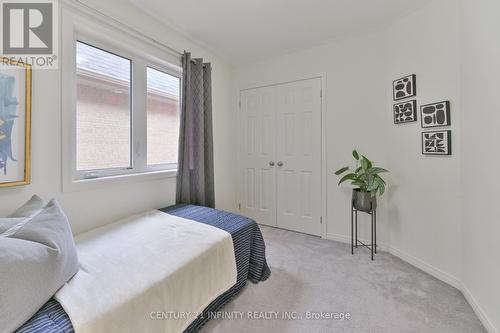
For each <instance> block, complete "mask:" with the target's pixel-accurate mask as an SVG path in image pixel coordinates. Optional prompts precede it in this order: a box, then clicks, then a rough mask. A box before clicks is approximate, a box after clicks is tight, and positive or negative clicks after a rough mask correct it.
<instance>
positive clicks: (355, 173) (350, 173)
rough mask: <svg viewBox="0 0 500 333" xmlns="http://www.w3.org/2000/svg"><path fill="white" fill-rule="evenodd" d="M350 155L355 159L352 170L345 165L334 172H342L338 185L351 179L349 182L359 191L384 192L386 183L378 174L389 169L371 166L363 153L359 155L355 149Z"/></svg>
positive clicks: (380, 193)
mask: <svg viewBox="0 0 500 333" xmlns="http://www.w3.org/2000/svg"><path fill="white" fill-rule="evenodd" d="M352 156H353V157H354V159H355V160H356V168H355V169H354V170H352V169H351V168H349V167H348V166H346V167H343V168H341V169H339V170H337V171H336V172H335V174H336V175H337V176H340V175H342V174H344V175H343V176H342V178H341V179H340V181H339V185H340V184H342V183H343V182H346V181H351V184H352V185H354V186H357V188H359V190H360V191H361V192H370V193H371V195H372V196H376V195H377V194H378V195H382V194H384V192H385V185H386V183H385V181H384V180H383V179H382V177H380V176H379V175H380V174H381V173H384V172H389V171H388V170H386V169H383V168H379V167H375V166H373V162H372V161H370V160H369V159H367V158H366V157H365V156H364V155H359V154H358V152H357V151H356V150H353V151H352ZM346 172H347V173H346Z"/></svg>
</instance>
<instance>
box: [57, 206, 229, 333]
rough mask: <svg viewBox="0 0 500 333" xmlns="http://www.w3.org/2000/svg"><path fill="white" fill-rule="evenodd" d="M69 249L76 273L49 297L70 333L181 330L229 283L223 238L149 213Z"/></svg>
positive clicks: (209, 228)
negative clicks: (72, 250) (74, 254)
mask: <svg viewBox="0 0 500 333" xmlns="http://www.w3.org/2000/svg"><path fill="white" fill-rule="evenodd" d="M76 245H77V249H78V257H79V261H80V271H79V272H78V273H77V274H76V275H75V276H74V277H73V279H71V280H70V281H69V282H68V283H67V285H65V286H64V287H63V288H61V289H60V290H59V291H58V292H57V294H56V296H55V298H56V299H57V301H59V303H61V305H62V306H63V308H64V310H65V311H66V312H67V313H68V315H69V317H70V319H71V322H72V324H73V326H74V328H75V332H76V333H113V332H120V333H125V332H151V333H153V332H182V331H183V330H184V329H186V328H187V327H188V326H189V324H190V323H191V322H192V321H193V320H194V319H195V318H196V316H197V315H198V313H199V312H201V311H202V310H203V309H204V308H205V307H206V306H208V304H210V302H212V301H213V300H214V299H215V298H217V297H218V296H219V295H221V294H222V293H224V292H225V291H227V290H228V289H229V288H230V287H232V286H233V285H234V284H235V283H236V263H235V258H234V249H233V242H232V239H231V235H230V234H229V233H227V232H226V231H223V230H220V229H217V228H215V227H212V226H209V225H205V224H202V223H198V222H195V221H191V220H187V219H184V218H180V217H176V216H172V215H169V214H166V213H163V212H160V211H156V210H155V211H150V212H147V213H144V214H140V215H135V216H132V217H129V218H126V219H124V220H120V221H118V222H116V223H113V224H111V225H108V226H105V227H102V228H99V229H96V230H93V231H90V232H87V233H84V234H82V235H79V236H77V237H76ZM158 312H159V313H158Z"/></svg>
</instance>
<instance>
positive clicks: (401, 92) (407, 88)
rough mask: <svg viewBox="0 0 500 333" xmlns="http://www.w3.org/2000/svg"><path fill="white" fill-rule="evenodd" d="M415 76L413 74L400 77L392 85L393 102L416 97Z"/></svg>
mask: <svg viewBox="0 0 500 333" xmlns="http://www.w3.org/2000/svg"><path fill="white" fill-rule="evenodd" d="M416 85H417V76H416V75H415V74H412V75H408V76H405V77H402V78H400V79H398V80H395V81H394V82H393V83H392V95H393V98H394V100H395V101H399V100H400V99H405V98H408V97H413V96H417V86H416Z"/></svg>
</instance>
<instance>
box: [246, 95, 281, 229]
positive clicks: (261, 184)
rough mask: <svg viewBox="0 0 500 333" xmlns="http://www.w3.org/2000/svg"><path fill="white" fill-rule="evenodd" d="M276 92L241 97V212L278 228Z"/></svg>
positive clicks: (259, 221)
mask: <svg viewBox="0 0 500 333" xmlns="http://www.w3.org/2000/svg"><path fill="white" fill-rule="evenodd" d="M275 92H276V89H275V88H274V87H265V88H257V89H251V90H244V91H242V92H241V95H240V102H241V115H240V119H241V125H240V135H241V139H240V145H241V146H240V152H239V154H240V157H241V160H240V163H241V166H242V168H241V169H240V171H241V174H240V177H239V179H240V211H241V214H242V215H245V216H248V217H250V218H252V219H254V220H256V221H257V223H261V224H266V225H271V226H276V171H275V168H276V167H275V166H272V165H271V164H273V163H274V162H275V156H276V130H275V125H276V112H275V107H276V97H275Z"/></svg>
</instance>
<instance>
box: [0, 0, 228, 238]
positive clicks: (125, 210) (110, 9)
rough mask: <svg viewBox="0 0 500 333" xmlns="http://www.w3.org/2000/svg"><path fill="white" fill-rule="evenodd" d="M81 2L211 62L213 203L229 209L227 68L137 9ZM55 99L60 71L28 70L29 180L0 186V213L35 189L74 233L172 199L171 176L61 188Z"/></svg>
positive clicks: (112, 3)
mask: <svg viewBox="0 0 500 333" xmlns="http://www.w3.org/2000/svg"><path fill="white" fill-rule="evenodd" d="M86 2H87V3H88V4H90V5H92V6H94V7H98V8H99V9H101V10H103V11H105V12H106V13H110V14H112V15H113V16H114V17H116V18H118V19H120V21H122V22H126V23H127V24H129V25H131V26H133V27H134V28H135V29H138V30H140V31H142V32H143V33H145V34H147V35H149V36H151V37H154V38H156V39H157V40H159V41H161V42H163V43H165V44H167V45H169V46H172V47H174V48H175V49H177V50H184V49H186V50H188V51H191V52H192V54H193V56H194V57H203V58H204V59H205V60H206V61H210V62H212V65H213V66H212V67H213V77H212V80H213V110H214V146H215V173H216V174H215V187H216V205H217V207H219V208H222V209H228V210H234V209H235V202H234V199H233V198H234V193H235V192H234V190H233V187H232V186H233V184H232V183H231V182H230V181H228V178H227V177H226V174H227V173H228V171H227V170H229V168H230V167H231V163H232V158H231V154H232V152H231V149H230V148H229V144H230V142H231V140H230V131H229V129H230V125H231V124H230V121H229V119H230V116H229V115H230V112H231V109H230V90H229V87H230V82H231V78H230V74H231V67H230V66H228V65H227V64H226V63H225V62H224V60H223V59H221V58H220V57H218V56H216V55H214V54H212V53H210V52H209V51H207V50H205V49H203V48H201V47H198V46H197V45H195V44H193V43H192V42H190V41H189V40H187V39H186V38H184V37H182V36H181V35H180V34H178V33H176V32H175V31H173V30H171V29H169V28H167V27H166V26H165V25H163V24H162V23H160V22H158V21H156V20H154V19H152V18H151V17H149V16H146V15H143V14H141V13H140V12H138V10H137V8H135V7H132V6H131V5H129V4H128V3H127V2H123V1H119V0H112V1H109V0H107V1H105V2H104V1H101V2H98V1H93V0H92V1H90V0H89V1H86ZM117 8H119V10H117ZM60 21H61V20H60ZM62 56H64V55H62ZM60 101H61V73H60V71H59V70H37V71H34V73H33V103H32V105H33V110H32V126H33V130H32V183H31V185H29V186H23V187H16V188H5V189H0V202H1V204H0V216H2V215H6V214H8V213H10V212H12V211H13V210H14V209H15V207H16V206H18V205H20V204H22V203H23V202H24V201H26V200H27V199H28V198H29V197H30V196H31V195H32V194H34V193H37V194H39V195H41V196H42V197H44V198H45V199H49V198H52V197H55V198H57V199H58V200H60V202H61V204H62V206H63V208H64V209H65V211H66V213H67V214H68V216H69V218H70V222H71V224H72V227H73V231H74V232H75V233H79V232H81V231H84V230H87V229H90V228H92V227H95V226H98V225H102V224H105V223H109V222H112V221H113V220H116V219H117V218H120V217H123V216H126V215H129V214H132V213H136V212H141V211H144V210H147V209H151V208H160V207H164V206H167V205H169V204H172V203H173V202H174V201H175V178H169V179H163V180H159V181H158V180H156V181H145V182H139V183H133V184H127V185H121V186H112V187H105V188H102V189H98V190H91V191H80V192H70V193H68V192H62V176H61V174H62V170H61V158H62V157H61V142H62V140H63V138H62V136H61V112H65V110H61V106H60V104H61V103H60Z"/></svg>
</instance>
